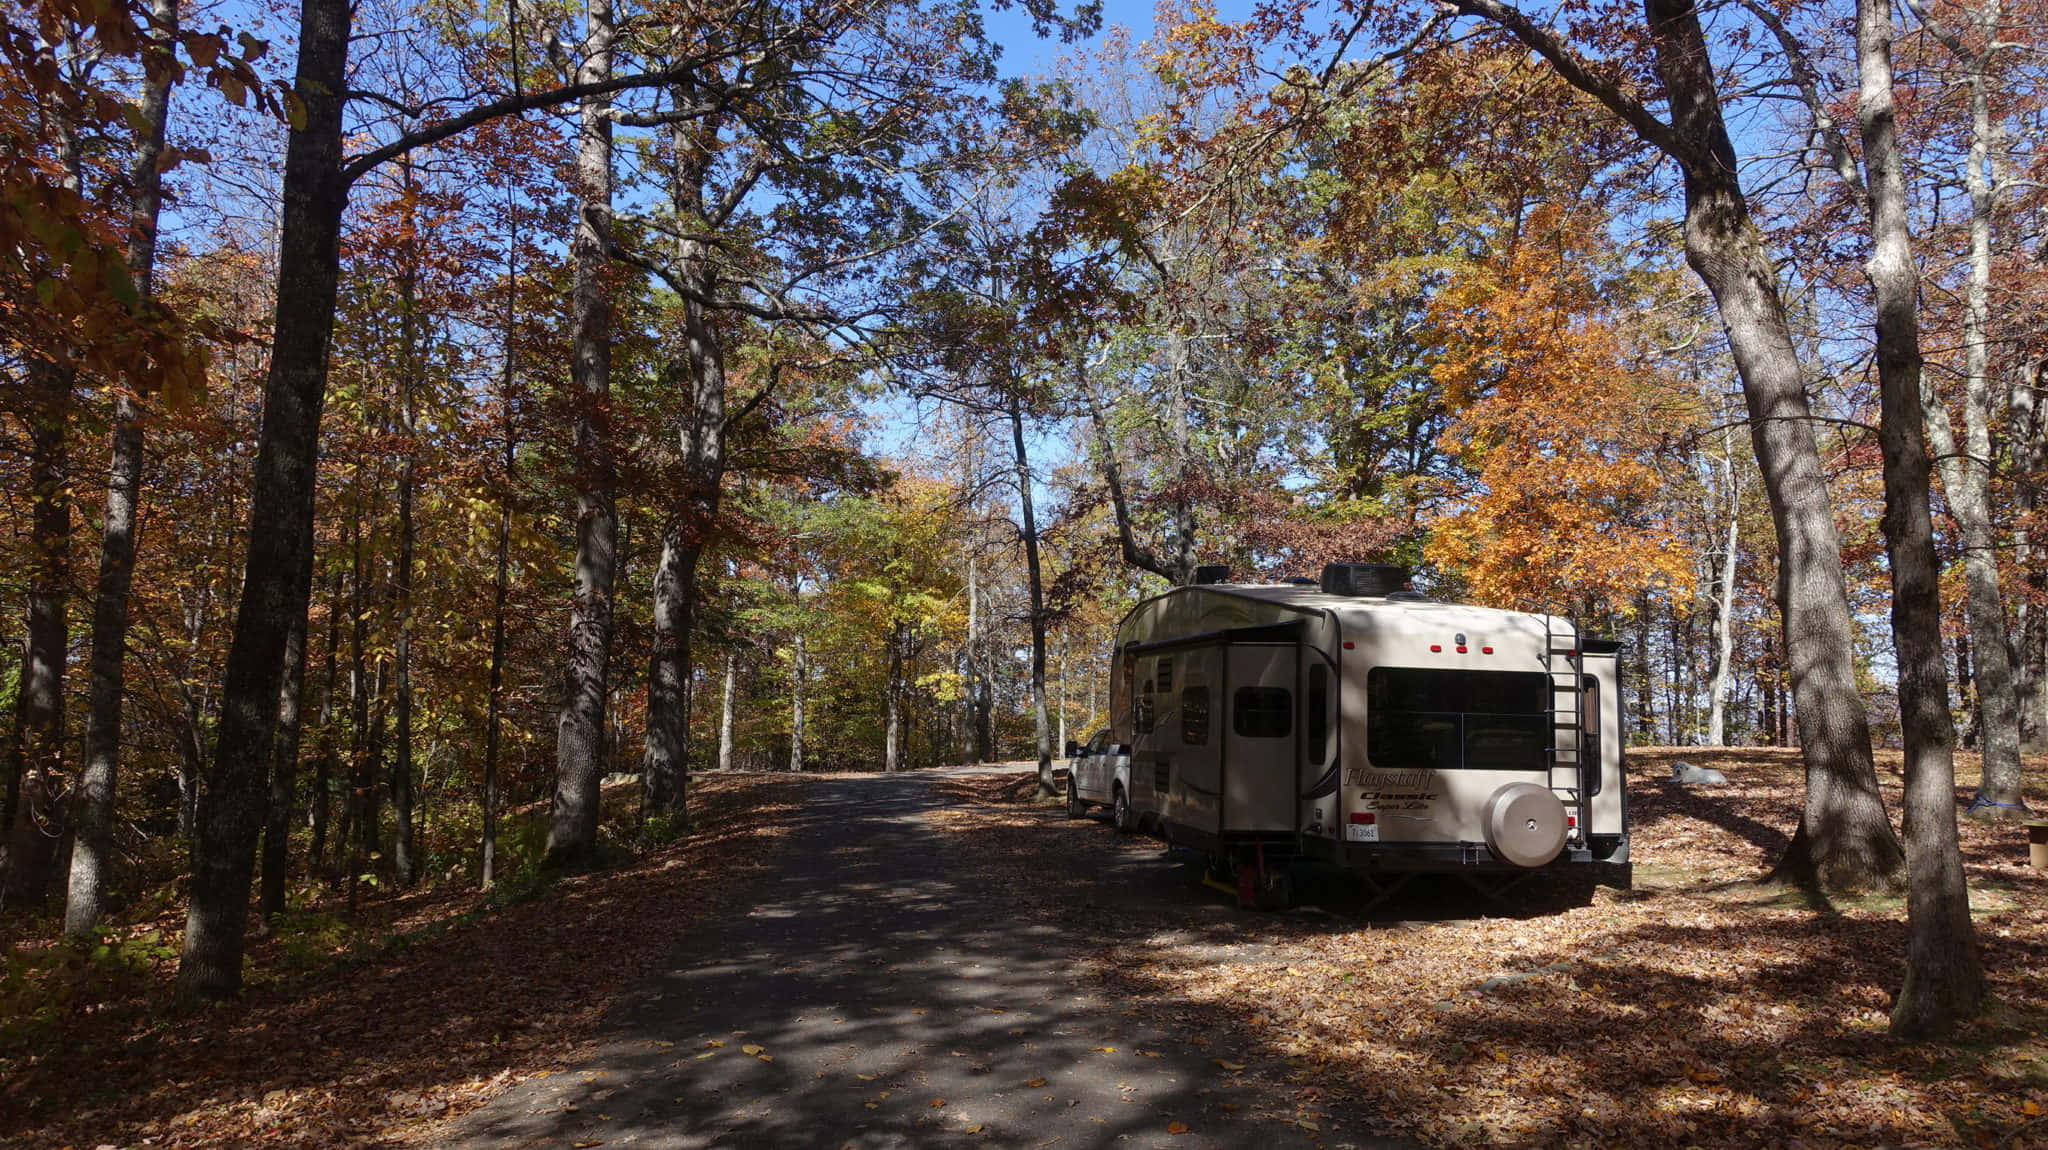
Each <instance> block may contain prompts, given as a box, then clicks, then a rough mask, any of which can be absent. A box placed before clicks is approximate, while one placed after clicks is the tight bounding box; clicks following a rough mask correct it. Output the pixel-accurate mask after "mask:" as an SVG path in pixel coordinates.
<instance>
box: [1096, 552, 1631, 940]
mask: <svg viewBox="0 0 2048 1150" xmlns="http://www.w3.org/2000/svg"><path fill="white" fill-rule="evenodd" d="M1202 572H1203V574H1202V575H1201V576H1200V577H1198V579H1197V584H1196V585H1195V586H1191V587H1181V588H1177V589H1175V590H1173V591H1169V592H1167V593H1166V594H1164V595H1161V596H1159V597H1157V598H1154V599H1148V600H1146V601H1145V602H1143V603H1140V604H1139V605H1138V606H1137V607H1136V608H1134V609H1132V611H1131V612H1130V614H1128V615H1126V616H1125V617H1124V620H1123V622H1122V624H1121V625H1120V626H1119V628H1118V630H1117V639H1116V650H1115V652H1114V654H1113V658H1114V660H1115V666H1114V668H1113V673H1112V675H1111V683H1112V686H1111V695H1110V727H1109V729H1108V730H1107V731H1105V732H1102V733H1100V734H1098V735H1097V736H1096V737H1095V739H1094V740H1091V742H1090V744H1089V746H1088V747H1087V748H1085V749H1081V753H1080V754H1078V755H1077V756H1076V758H1075V769H1074V770H1073V772H1072V773H1071V774H1070V782H1069V787H1070V791H1069V796H1068V808H1069V811H1070V813H1076V814H1078V813H1080V812H1081V811H1083V810H1085V809H1086V807H1087V806H1088V805H1089V804H1091V803H1100V804H1103V805H1106V806H1109V807H1110V808H1111V809H1112V810H1113V811H1114V812H1115V814H1116V822H1117V825H1118V826H1119V828H1120V829H1142V830H1147V831H1150V832H1151V833H1154V834H1157V835H1159V836H1161V837H1163V838H1165V839H1166V840H1167V841H1169V842H1172V843H1177V844H1184V845H1187V846H1190V847H1194V848H1197V849H1199V850H1201V851H1202V852H1204V853H1205V854H1206V856H1207V857H1208V860H1209V864H1210V866H1211V868H1212V870H1213V871H1215V872H1216V873H1217V875H1218V876H1219V877H1227V878H1228V879H1229V880H1231V881H1232V882H1233V883H1234V884H1235V886H1236V888H1237V890H1238V891H1239V896H1240V898H1241V899H1243V900H1244V901H1246V902H1248V903H1258V904H1261V905H1265V904H1272V903H1276V902H1284V901H1285V900H1286V899H1287V897H1288V889H1287V883H1288V879H1287V876H1288V874H1289V866H1290V864H1291V862H1292V861H1293V860H1294V858H1295V857H1297V856H1303V857H1307V858H1313V859H1321V860H1325V861H1328V862H1333V863H1336V864H1339V865H1341V866H1343V867H1346V868H1349V869H1352V870H1355V871H1357V872H1360V873H1361V874H1363V875H1365V876H1366V877H1367V878H1368V880H1369V881H1371V882H1373V883H1375V884H1377V885H1378V886H1379V887H1380V888H1381V889H1382V890H1387V891H1390V890H1391V889H1392V888H1394V887H1396V886H1398V885H1399V884H1400V883H1401V882H1404V881H1405V880H1406V878H1408V877H1410V876H1413V875H1416V874H1421V873H1428V872H1446V873H1454V874H1460V875H1463V876H1466V877H1468V878H1471V879H1474V880H1475V881H1476V882H1478V883H1480V884H1482V885H1486V884H1491V885H1493V886H1495V887H1498V886H1501V885H1504V884H1505V883H1506V882H1510V881H1512V880H1513V879H1514V878H1515V877H1516V876H1523V875H1527V874H1530V873H1533V872H1563V873H1578V874H1584V875H1588V876H1591V877H1597V878H1599V879H1601V880H1602V881H1608V882H1616V883H1622V884H1625V883H1626V882H1627V878H1628V800H1627V795H1626V794H1625V793H1624V789H1623V769H1622V737H1621V706H1620V704H1621V698H1620V694H1621V693H1620V683H1619V681H1618V675H1617V660H1616V651H1617V649H1618V648H1617V645H1616V644H1615V643H1614V642H1613V641H1611V640H1604V639H1595V638H1591V637H1588V636H1585V635H1582V634H1581V633H1580V631H1579V628H1578V627H1577V625H1576V624H1574V623H1573V622H1572V621H1571V620H1570V619H1568V618H1565V617H1563V616H1560V615H1554V614H1548V613H1536V612H1522V611H1503V610H1495V609H1492V608H1485V607H1471V606H1464V605H1460V604H1452V603H1439V602H1435V601H1432V600H1430V599H1428V598H1426V597H1425V596H1422V595H1419V594H1416V593H1415V592H1414V591H1412V590H1410V589H1409V583H1408V572H1407V570H1406V569H1405V568H1401V567H1393V566H1386V565H1380V564H1364V563H1340V564H1331V565H1330V566H1328V567H1325V568H1324V570H1323V577H1322V580H1321V582H1320V584H1317V583H1311V582H1308V581H1306V580H1302V581H1299V582H1293V583H1282V584H1267V585H1239V584H1230V583H1227V582H1224V581H1223V580H1224V574H1223V572H1222V571H1221V570H1220V569H1218V568H1203V569H1202Z"/></svg>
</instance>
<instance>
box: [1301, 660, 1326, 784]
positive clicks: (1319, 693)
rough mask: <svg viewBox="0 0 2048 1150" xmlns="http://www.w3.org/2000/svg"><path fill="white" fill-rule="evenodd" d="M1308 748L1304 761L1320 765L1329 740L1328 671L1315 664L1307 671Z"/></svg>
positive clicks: (1306, 748) (1303, 752)
mask: <svg viewBox="0 0 2048 1150" xmlns="http://www.w3.org/2000/svg"><path fill="white" fill-rule="evenodd" d="M1307 726H1308V746H1307V747H1305V748H1303V751H1302V754H1303V755H1304V761H1306V762H1309V763H1321V762H1322V761H1323V759H1324V758H1325V752H1326V751H1327V750H1328V746H1329V739H1330V669H1329V668H1328V667H1325V666H1324V665H1322V664H1321V663H1317V664H1315V665H1314V666H1312V667H1310V668H1309V669H1308V719H1307Z"/></svg>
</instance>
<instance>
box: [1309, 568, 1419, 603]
mask: <svg viewBox="0 0 2048 1150" xmlns="http://www.w3.org/2000/svg"><path fill="white" fill-rule="evenodd" d="M1407 586H1408V568H1406V567H1402V566H1400V565H1398V564H1394V563H1328V564H1325V565H1324V566H1323V593H1324V594H1325V595H1357V596H1371V597H1374V598H1381V597H1384V596H1386V595H1388V594H1389V593H1391V592H1394V591H1399V590H1402V589H1404V588H1406V587H1407Z"/></svg>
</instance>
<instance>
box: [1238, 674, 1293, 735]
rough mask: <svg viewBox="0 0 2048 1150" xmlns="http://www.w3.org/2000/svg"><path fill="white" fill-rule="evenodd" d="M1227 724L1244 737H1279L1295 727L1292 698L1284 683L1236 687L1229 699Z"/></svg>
mask: <svg viewBox="0 0 2048 1150" xmlns="http://www.w3.org/2000/svg"><path fill="white" fill-rule="evenodd" d="M1230 727H1231V729H1232V730H1234V731H1236V732H1237V733H1238V734H1239V735H1241V736H1243V737H1244V738H1247V739H1281V738H1285V737H1287V735H1288V734H1289V733H1291V732H1292V731H1293V730H1294V698H1293V696H1292V695H1290V694H1289V693H1288V691H1287V688H1285V687H1239V688H1238V689H1237V690H1236V691H1235V692H1234V693H1233V694H1232V695H1231V700H1230Z"/></svg>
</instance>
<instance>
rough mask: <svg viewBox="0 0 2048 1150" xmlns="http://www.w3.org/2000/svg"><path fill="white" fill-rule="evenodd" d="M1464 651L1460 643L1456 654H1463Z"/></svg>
mask: <svg viewBox="0 0 2048 1150" xmlns="http://www.w3.org/2000/svg"><path fill="white" fill-rule="evenodd" d="M1464 653H1465V648H1464V647H1463V646H1462V645H1461V646H1459V648H1458V654H1460V655H1462V654H1464Z"/></svg>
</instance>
